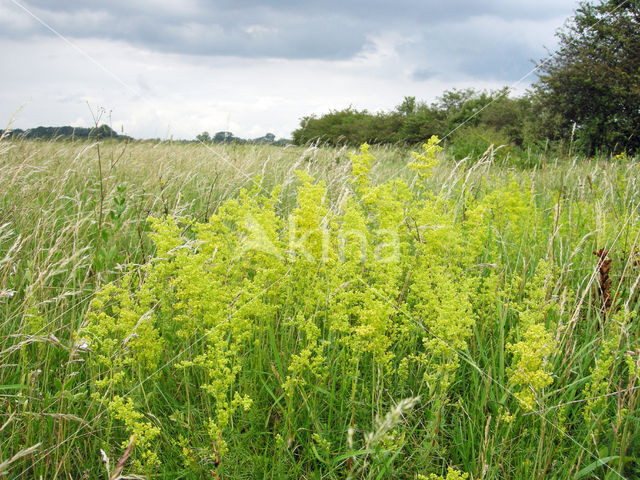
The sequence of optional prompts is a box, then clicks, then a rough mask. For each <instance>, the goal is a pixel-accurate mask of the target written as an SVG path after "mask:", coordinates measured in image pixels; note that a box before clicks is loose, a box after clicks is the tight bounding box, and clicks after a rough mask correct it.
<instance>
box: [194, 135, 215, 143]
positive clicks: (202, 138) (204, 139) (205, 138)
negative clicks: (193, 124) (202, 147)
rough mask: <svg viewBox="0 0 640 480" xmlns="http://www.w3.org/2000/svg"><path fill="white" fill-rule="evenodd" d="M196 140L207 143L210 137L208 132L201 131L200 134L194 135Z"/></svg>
mask: <svg viewBox="0 0 640 480" xmlns="http://www.w3.org/2000/svg"><path fill="white" fill-rule="evenodd" d="M196 140H197V141H199V142H202V143H209V142H210V141H211V137H210V136H209V132H202V133H201V134H200V135H196Z"/></svg>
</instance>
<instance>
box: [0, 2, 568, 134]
mask: <svg viewBox="0 0 640 480" xmlns="http://www.w3.org/2000/svg"><path fill="white" fill-rule="evenodd" d="M577 7H578V2H577V1H574V0H522V1H519V2H514V1H513V0H495V1H491V0H486V1H483V2H480V1H477V0H449V1H447V2H435V1H415V0H413V1H410V0H368V1H363V0H342V1H339V0H322V1H320V0H317V1H316V0H279V1H272V2H268V1H264V0H263V1H259V0H100V1H94V0H85V1H82V2H78V1H75V0H73V1H72V0H59V1H54V0H28V1H27V0H0V66H1V67H0V129H1V128H5V127H7V126H12V127H13V128H23V129H25V128H30V127H35V126H38V125H45V126H61V125H72V126H78V127H80V126H85V127H86V126H91V125H92V124H93V122H94V120H93V119H94V117H95V118H98V119H99V121H100V123H107V124H110V125H111V126H112V128H114V129H115V130H116V131H118V132H119V133H124V134H127V135H131V136H133V137H136V138H163V139H165V138H174V139H193V138H195V136H196V135H197V134H199V133H201V132H203V131H208V132H209V133H211V134H213V133H215V132H217V131H231V132H233V134H234V135H236V136H238V137H242V138H255V137H260V136H262V135H264V134H265V133H267V132H270V133H274V134H275V135H276V136H277V137H282V138H290V137H291V132H292V131H293V130H295V129H296V128H298V126H299V124H300V120H301V119H302V118H303V117H304V116H308V115H322V114H324V113H327V112H329V111H330V110H334V109H343V108H346V107H349V106H352V107H354V108H357V109H367V110H369V111H372V112H377V111H382V110H385V111H388V110H391V109H393V108H395V106H397V105H398V104H400V103H401V102H402V100H403V98H404V97H405V96H415V97H416V98H417V99H418V100H422V101H426V102H428V103H430V102H433V101H435V100H436V98H437V97H438V96H440V95H441V94H442V92H443V91H445V90H448V89H452V88H468V87H473V88H477V89H494V88H501V87H503V86H510V87H512V89H513V91H514V92H515V93H516V94H517V93H522V92H524V91H525V90H526V88H527V87H528V86H529V85H530V84H531V83H532V82H534V81H535V80H536V75H535V72H533V71H532V70H534V67H535V64H534V61H540V60H543V59H544V58H546V56H547V55H549V54H550V53H552V52H553V51H554V50H555V48H556V46H557V39H556V37H555V32H556V31H557V30H558V29H559V28H561V27H562V26H563V25H564V23H565V22H566V20H567V19H568V18H569V17H571V15H572V14H573V12H574V11H575V9H576V8H577Z"/></svg>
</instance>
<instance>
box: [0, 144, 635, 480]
mask: <svg viewBox="0 0 640 480" xmlns="http://www.w3.org/2000/svg"><path fill="white" fill-rule="evenodd" d="M414 150H416V151H415V152H414V151H413V150H412V149H409V148H400V147H370V148H369V147H367V146H364V147H363V148H361V149H360V150H357V149H353V148H347V147H345V148H334V147H317V146H310V147H294V146H289V147H275V146H270V145H233V144H230V145H202V144H195V143H192V144H182V143H172V142H142V141H141V142H132V143H124V142H110V141H101V142H92V143H89V142H83V141H76V142H70V141H36V140H19V139H7V138H5V139H2V140H0V477H2V476H5V477H6V478H12V479H26V478H73V479H76V478H77V479H80V478H104V479H109V480H115V479H117V478H218V479H237V478H248V479H249V478H251V479H252V478H269V479H271V478H282V479H286V478H292V479H293V478H295V479H299V478H309V479H321V478H322V479H324V478H326V479H338V478H352V479H360V478H362V479H364V478H366V479H382V478H406V479H429V480H438V479H446V480H455V479H464V478H468V479H506V478H513V479H519V478H558V479H566V478H575V479H596V478H597V479H605V478H606V479H618V478H638V477H639V476H640V416H639V414H638V408H637V407H638V389H639V385H638V376H639V369H640V344H639V342H638V334H639V328H638V318H637V316H638V310H639V308H640V294H639V292H640V285H639V283H640V246H639V242H640V215H639V214H638V213H639V212H638V208H639V206H640V205H639V204H640V163H639V162H638V159H637V158H630V157H627V156H626V155H618V156H615V157H604V156H602V157H598V158H585V157H582V156H566V157H562V158H555V157H553V156H544V155H542V154H538V155H535V156H528V157H527V158H526V159H521V158H513V157H510V156H509V155H507V156H505V155H502V154H497V153H496V152H495V151H494V150H489V151H487V152H485V154H484V155H479V156H477V157H474V158H455V156H454V155H453V154H452V152H451V151H449V150H448V149H446V148H445V149H444V150H442V149H441V148H440V146H439V145H438V143H437V141H436V139H432V140H431V141H430V142H429V143H427V144H425V145H424V146H423V147H422V148H421V149H420V148H417V149H414ZM520 165H526V168H525V167H523V166H520Z"/></svg>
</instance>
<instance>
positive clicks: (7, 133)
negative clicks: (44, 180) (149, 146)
mask: <svg viewBox="0 0 640 480" xmlns="http://www.w3.org/2000/svg"><path fill="white" fill-rule="evenodd" d="M0 137H19V138H29V139H33V138H39V139H51V138H116V139H119V140H131V137H129V136H127V135H120V134H118V132H116V131H115V130H114V129H113V128H111V127H110V126H109V125H98V126H97V127H70V126H64V127H35V128H29V129H27V130H23V129H20V128H13V129H11V130H0Z"/></svg>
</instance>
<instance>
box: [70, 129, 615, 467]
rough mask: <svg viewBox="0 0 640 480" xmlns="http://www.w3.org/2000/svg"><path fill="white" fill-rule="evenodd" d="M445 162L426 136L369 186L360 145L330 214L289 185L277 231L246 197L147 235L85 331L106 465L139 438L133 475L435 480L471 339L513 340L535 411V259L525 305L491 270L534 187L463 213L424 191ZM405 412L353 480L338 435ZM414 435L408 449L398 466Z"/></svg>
mask: <svg viewBox="0 0 640 480" xmlns="http://www.w3.org/2000/svg"><path fill="white" fill-rule="evenodd" d="M440 150H441V148H440V146H439V145H438V139H437V138H436V137H432V138H431V139H430V140H429V142H427V143H426V144H425V145H424V148H423V152H422V153H420V154H415V155H414V161H413V162H412V163H411V164H410V165H409V167H410V168H411V169H412V170H413V171H414V172H415V173H416V174H417V178H416V179H415V180H414V182H415V183H414V185H413V187H410V186H409V185H408V184H407V183H406V182H405V181H404V180H400V179H396V180H392V181H388V182H386V183H382V184H379V185H375V184H374V182H373V181H372V174H371V172H372V170H373V169H374V168H375V167H376V159H375V158H374V157H373V155H371V153H370V150H369V147H368V146H367V145H363V146H362V148H361V149H360V152H358V153H356V154H353V155H351V161H352V170H351V173H350V176H349V178H348V179H347V180H348V181H347V182H345V185H347V186H348V190H347V191H345V192H343V195H342V197H341V198H342V201H340V202H338V203H337V204H336V205H335V206H334V207H330V202H329V201H328V199H327V196H328V194H327V187H326V186H325V184H324V183H323V182H320V181H316V180H315V178H314V177H313V176H311V175H310V174H309V173H307V172H302V171H301V172H297V173H296V175H297V178H298V182H299V183H298V186H297V191H296V205H295V207H294V208H293V210H292V211H291V214H290V215H288V216H286V215H285V214H284V213H283V212H284V211H285V210H284V209H283V206H282V199H281V195H282V191H283V190H282V188H280V187H277V188H275V189H273V191H272V192H271V193H270V194H265V193H264V192H263V191H261V190H260V189H259V188H254V189H252V190H242V191H241V192H240V193H239V194H238V195H237V196H236V197H235V198H234V199H229V200H226V201H225V202H223V203H222V204H221V205H220V207H219V209H218V210H217V212H216V213H215V214H214V215H212V216H211V218H210V219H209V220H208V221H207V222H204V223H197V222H194V221H192V220H190V219H187V218H181V219H173V218H170V217H169V218H165V219H152V220H150V226H151V228H152V230H153V233H152V234H151V239H152V240H153V242H154V244H155V246H156V255H155V258H154V259H153V261H152V262H150V263H149V264H148V265H146V266H145V267H144V268H143V269H141V270H140V271H139V272H132V273H130V274H129V275H127V276H126V277H125V278H124V279H123V280H122V281H121V282H119V283H118V284H111V285H109V286H107V287H106V288H104V289H103V290H102V291H101V293H100V294H99V295H98V296H97V297H96V299H95V300H94V302H93V303H92V306H91V310H90V313H89V315H88V317H87V321H86V325H85V326H84V327H83V328H82V330H81V331H80V332H79V339H82V340H83V341H85V342H87V343H89V344H90V348H91V350H92V354H91V356H90V360H89V362H90V365H91V368H92V369H93V371H94V372H95V375H96V378H97V380H96V382H95V384H94V385H95V395H94V398H95V399H96V401H98V402H100V404H102V405H104V406H106V407H107V412H108V418H105V420H104V422H105V432H106V433H105V435H106V436H105V438H104V441H105V442H106V443H107V444H108V445H110V446H111V448H112V449H116V448H117V449H120V448H121V447H122V445H124V443H126V442H127V440H128V439H129V438H130V437H131V434H135V435H136V436H135V441H134V450H133V453H132V455H133V458H135V459H136V461H137V462H138V463H136V464H135V465H136V470H137V471H138V473H152V472H154V471H155V472H162V468H163V462H164V461H165V459H169V458H174V457H175V458H182V462H181V463H182V465H184V469H185V475H196V474H204V473H203V472H210V471H220V472H224V471H225V468H226V465H227V463H228V462H230V461H232V459H234V458H235V457H234V455H233V453H234V451H235V450H236V449H238V448H241V446H242V448H243V449H245V448H249V450H252V451H256V452H263V454H264V455H265V456H266V457H265V458H274V459H279V460H278V462H285V463H286V464H287V465H295V466H296V467H295V468H299V469H300V470H299V471H298V474H299V475H300V476H303V475H306V473H305V472H307V469H312V468H320V469H328V470H331V469H333V471H337V472H340V474H341V475H342V476H345V477H346V476H351V477H352V478H356V477H366V475H368V473H365V472H378V473H380V474H382V473H383V472H384V474H385V475H387V474H388V475H393V472H394V469H395V468H398V469H401V470H402V471H403V472H404V473H403V474H404V475H405V476H406V475H409V474H410V475H413V476H415V474H416V473H417V472H416V471H414V470H412V469H411V467H410V465H412V464H413V463H412V462H417V463H416V465H418V464H419V465H420V468H417V467H416V470H417V471H425V470H424V468H422V467H425V468H430V469H431V471H442V469H441V466H438V467H436V463H437V462H435V460H434V459H437V458H448V456H449V453H450V452H449V451H448V449H449V448H450V446H447V444H446V442H441V441H440V440H439V439H440V436H441V432H442V431H443V429H447V428H450V425H451V424H455V418H453V417H452V415H453V413H452V412H457V411H458V410H457V408H458V407H457V404H456V403H454V398H455V397H454V393H453V392H454V391H455V388H456V387H455V385H456V382H457V381H458V379H459V375H460V372H461V371H462V372H465V373H464V374H465V375H467V376H469V375H471V374H472V373H473V372H474V370H471V373H470V370H469V369H468V368H465V369H463V368H462V367H463V366H464V365H465V364H464V361H463V360H461V358H463V357H464V358H466V357H468V356H469V355H470V354H471V353H470V351H471V349H472V348H478V346H477V344H476V342H477V341H478V339H477V338H474V336H473V334H474V331H476V333H477V332H482V331H487V332H490V334H491V335H496V336H498V337H499V336H502V337H503V338H504V336H505V335H508V336H509V338H511V339H512V340H511V343H509V345H508V347H507V348H508V351H509V352H510V353H511V357H510V358H511V364H510V367H509V368H508V371H507V373H506V375H507V376H508V380H509V387H510V389H511V390H512V391H513V392H515V394H516V397H517V399H518V404H519V405H520V406H521V407H522V408H524V409H526V410H531V409H533V408H534V406H535V405H537V404H538V403H539V402H540V400H541V397H542V393H543V391H544V389H545V388H547V387H548V386H550V385H551V383H552V377H551V371H550V368H549V362H548V359H549V358H550V357H551V355H552V354H553V353H554V352H553V349H554V345H553V339H552V336H551V333H550V331H551V330H552V329H553V328H554V326H553V324H552V323H553V322H551V321H550V320H549V318H550V316H549V312H550V310H551V309H552V307H551V305H552V303H551V302H549V288H550V287H549V285H550V282H551V280H550V279H551V275H552V273H553V268H552V264H551V263H545V262H541V263H540V264H539V265H538V267H537V270H536V273H535V275H534V277H533V279H532V280H531V281H530V282H529V283H528V284H527V286H526V288H525V291H524V294H523V295H519V294H518V293H517V290H518V287H517V285H519V284H520V281H519V280H518V279H517V278H516V276H515V275H511V277H510V278H505V276H504V274H503V272H504V270H505V268H506V267H505V266H504V264H503V259H505V258H507V259H508V258H509V255H512V254H513V252H514V250H515V248H514V246H515V245H516V241H517V238H518V236H522V235H528V234H529V232H530V230H531V228H530V227H531V225H532V224H534V223H535V221H537V210H536V207H535V204H534V203H533V201H532V197H531V195H530V192H529V186H528V185H524V186H520V185H518V184H517V183H516V182H515V181H513V179H510V180H508V181H507V182H506V184H505V182H503V183H502V184H501V187H500V188H496V189H494V190H493V191H492V192H489V193H482V192H481V193H480V194H479V195H478V196H477V198H474V197H470V198H468V199H465V209H464V215H461V214H460V212H459V202H458V200H456V199H455V198H453V197H451V196H445V195H444V194H435V193H432V192H431V191H430V190H429V189H428V188H427V185H428V182H429V181H430V180H429V179H430V177H431V175H432V173H433V169H434V168H435V166H436V165H437V163H438V154H439V152H440ZM523 217H528V218H523ZM496 238H498V239H499V241H495V239H496ZM486 265H491V267H490V268H489V267H486ZM512 287H513V288H512ZM521 298H523V300H521ZM507 300H508V301H509V302H516V303H518V306H516V308H515V312H516V313H517V317H518V321H517V322H516V324H515V326H514V327H513V328H512V331H511V332H510V333H509V332H508V331H507V330H506V329H507V327H506V326H505V324H501V323H499V322H496V321H494V318H493V317H492V315H496V309H495V306H496V304H498V303H500V302H505V303H508V302H507ZM505 308H506V307H505ZM477 324H478V325H477ZM500 328H502V329H503V330H502V331H500V330H498V329H500ZM508 358H509V357H508ZM600 365H604V366H605V367H606V364H605V363H603V362H600ZM150 376H152V377H153V384H151V383H145V382H146V379H147V378H150ZM483 382H484V379H483ZM152 385H153V386H152ZM159 386H161V388H160V387H159ZM483 388H484V387H483ZM592 388H593V389H594V392H595V391H596V390H597V391H601V390H602V388H601V387H592ZM418 396H420V397H421V398H422V399H423V400H422V401H421V406H420V411H421V415H423V416H424V418H423V419H422V420H420V421H419V422H417V423H416V424H415V425H412V426H411V428H409V427H408V426H405V425H403V424H401V423H398V424H397V425H396V424H394V425H396V426H394V428H393V435H391V434H390V433H389V435H387V434H386V433H385V436H384V438H382V437H381V440H380V441H379V442H377V443H376V447H375V450H376V452H377V453H376V454H375V455H374V454H370V453H369V450H373V447H372V445H373V443H372V442H373V437H372V438H371V439H369V440H367V439H365V440H366V442H368V446H366V450H367V455H366V468H362V467H363V465H364V464H365V463H364V461H363V460H364V457H361V456H358V455H357V454H350V453H349V452H351V450H352V449H351V448H350V447H349V445H347V441H346V440H345V439H346V438H347V436H346V435H345V436H344V437H340V436H339V435H338V436H336V435H335V432H346V431H347V430H348V429H349V428H356V426H357V425H367V424H371V419H373V418H376V417H378V418H381V417H382V416H383V412H386V411H389V410H390V409H393V405H394V404H395V401H394V399H398V398H415V397H418ZM257 426H260V428H259V429H258V427H257ZM185 430H186V431H188V432H189V435H184V432H185ZM258 430H260V432H262V433H260V434H258V433H257V431H258ZM264 431H266V432H267V434H265V433H264ZM387 433H388V432H387ZM409 436H410V437H409ZM409 438H410V439H411V441H412V442H414V443H415V444H420V445H422V447H421V448H420V450H419V452H417V453H416V452H413V453H408V452H406V451H405V449H404V448H403V446H404V445H405V443H406V442H407V441H409ZM366 442H365V443H366ZM247 446H248V447H247ZM243 451H248V450H246V449H245V450H243ZM352 453H353V452H352ZM405 454H406V455H412V461H411V462H408V463H406V464H405V463H403V462H401V461H399V459H398V458H397V457H398V456H402V455H405ZM354 455H355V457H354ZM352 457H353V458H352ZM336 458H337V459H342V460H335V459H336ZM348 458H352V459H351V460H350V461H346V459H348ZM354 458H357V460H354ZM235 461H236V462H237V461H238V460H237V458H235ZM287 462H288V463H287ZM278 464H280V463H278ZM274 465H275V464H274ZM274 468H275V466H274ZM216 469H217V470H216ZM427 471H429V470H427ZM221 476H222V474H221ZM457 476H460V478H464V475H462V474H458V473H457V470H453V469H452V470H449V473H448V474H447V477H446V478H457Z"/></svg>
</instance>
